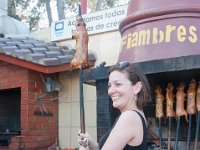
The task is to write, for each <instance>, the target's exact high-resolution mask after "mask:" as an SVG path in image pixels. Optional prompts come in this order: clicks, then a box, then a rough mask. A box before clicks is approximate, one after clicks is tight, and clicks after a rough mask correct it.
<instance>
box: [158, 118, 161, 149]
mask: <svg viewBox="0 0 200 150" xmlns="http://www.w3.org/2000/svg"><path fill="white" fill-rule="evenodd" d="M158 121H159V138H160V150H162V118H158Z"/></svg>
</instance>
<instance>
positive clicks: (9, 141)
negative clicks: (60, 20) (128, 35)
mask: <svg viewBox="0 0 200 150" xmlns="http://www.w3.org/2000/svg"><path fill="white" fill-rule="evenodd" d="M73 52H74V50H73V49H69V48H68V47H64V46H63V47H61V46H57V45H56V44H55V43H45V42H44V41H40V40H36V39H33V38H0V150H1V149H5V150H19V149H21V150H42V149H44V150H47V149H48V147H50V146H51V145H53V144H54V143H56V142H57V140H58V92H59V89H58V88H57V89H56V87H55V88H54V90H53V91H52V92H49V91H48V90H47V88H46V86H44V85H45V84H44V83H46V82H47V81H48V79H53V80H54V81H57V82H58V83H59V81H58V78H57V77H58V73H59V72H61V71H67V70H69V69H70V62H71V59H72V58H73V54H74V53H73ZM89 60H91V61H89V62H90V65H93V62H94V61H93V60H94V56H93V55H89Z"/></svg>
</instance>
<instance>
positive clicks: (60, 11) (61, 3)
mask: <svg viewBox="0 0 200 150" xmlns="http://www.w3.org/2000/svg"><path fill="white" fill-rule="evenodd" d="M56 1H57V11H58V19H59V20H62V19H65V12H64V1H63V0H56Z"/></svg>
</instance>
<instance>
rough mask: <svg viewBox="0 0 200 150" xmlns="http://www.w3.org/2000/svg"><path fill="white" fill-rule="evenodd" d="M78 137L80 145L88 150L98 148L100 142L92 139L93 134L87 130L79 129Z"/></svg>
mask: <svg viewBox="0 0 200 150" xmlns="http://www.w3.org/2000/svg"><path fill="white" fill-rule="evenodd" d="M77 138H78V144H79V146H80V147H81V146H83V147H85V148H86V149H87V150H98V144H97V143H96V142H95V141H93V140H92V138H91V136H90V135H89V134H88V133H87V132H86V133H80V131H79V133H78V136H77ZM88 148H89V149H88Z"/></svg>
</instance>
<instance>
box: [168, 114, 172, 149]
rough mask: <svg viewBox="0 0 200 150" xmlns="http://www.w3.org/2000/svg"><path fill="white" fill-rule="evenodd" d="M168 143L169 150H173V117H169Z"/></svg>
mask: <svg viewBox="0 0 200 150" xmlns="http://www.w3.org/2000/svg"><path fill="white" fill-rule="evenodd" d="M168 128H169V129H168V142H167V149H168V150H170V149H171V130H172V117H169V124H168Z"/></svg>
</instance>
